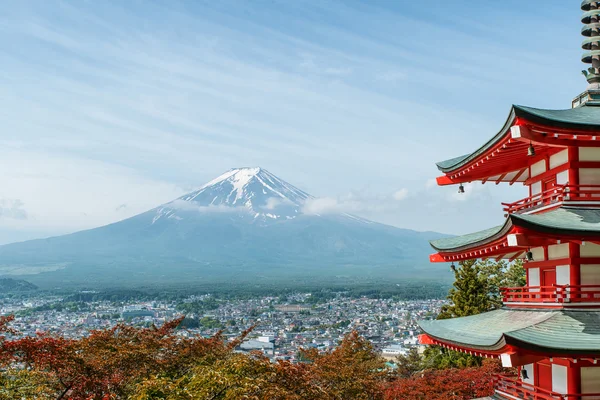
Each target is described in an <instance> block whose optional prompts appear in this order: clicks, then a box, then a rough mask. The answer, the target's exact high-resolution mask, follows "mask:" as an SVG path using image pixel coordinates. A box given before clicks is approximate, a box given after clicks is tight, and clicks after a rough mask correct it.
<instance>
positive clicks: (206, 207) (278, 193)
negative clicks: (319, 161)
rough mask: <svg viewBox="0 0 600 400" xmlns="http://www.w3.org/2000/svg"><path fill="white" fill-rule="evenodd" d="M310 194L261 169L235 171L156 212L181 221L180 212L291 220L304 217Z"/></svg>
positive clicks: (157, 216) (226, 173)
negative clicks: (233, 213) (246, 214)
mask: <svg viewBox="0 0 600 400" xmlns="http://www.w3.org/2000/svg"><path fill="white" fill-rule="evenodd" d="M310 198H312V196H310V195H309V194H308V193H306V192H304V191H302V190H300V189H298V188H297V187H295V186H293V185H291V184H289V183H287V182H285V181H284V180H282V179H280V178H278V177H277V176H275V175H273V174H272V173H270V172H269V171H267V170H266V169H263V168H260V167H246V168H233V169H231V170H229V171H227V172H225V173H224V174H222V175H220V176H218V177H217V178H215V179H213V180H211V181H209V182H208V183H206V184H204V185H203V186H201V187H200V189H198V190H196V191H194V192H192V193H188V194H186V195H184V196H182V197H180V198H179V199H177V200H175V201H173V202H171V203H167V204H165V205H164V206H162V207H160V208H159V209H158V210H157V215H156V217H155V222H156V220H158V219H159V218H161V217H169V218H178V217H180V216H179V215H178V214H180V213H178V211H182V210H194V209H195V210H197V211H203V212H209V211H236V210H237V211H247V212H249V213H250V214H251V215H252V217H253V218H255V219H256V218H259V217H262V218H266V219H279V218H284V219H291V218H295V217H296V216H297V215H299V214H301V209H302V207H303V205H304V203H305V202H306V200H307V199H310Z"/></svg>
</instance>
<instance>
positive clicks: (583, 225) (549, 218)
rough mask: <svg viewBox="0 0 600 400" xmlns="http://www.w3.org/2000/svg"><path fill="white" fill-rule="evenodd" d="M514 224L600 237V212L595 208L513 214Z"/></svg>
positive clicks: (561, 208) (565, 208)
mask: <svg viewBox="0 0 600 400" xmlns="http://www.w3.org/2000/svg"><path fill="white" fill-rule="evenodd" d="M510 218H511V219H512V220H513V224H515V225H520V226H524V225H527V227H532V228H534V229H537V230H541V231H548V230H552V231H554V230H560V231H561V232H565V233H567V232H569V231H572V233H573V234H576V233H594V234H597V235H600V210H598V209H593V208H584V207H581V208H577V207H566V206H565V207H560V208H557V209H556V210H553V211H549V212H546V213H541V214H527V215H525V214H512V215H511V216H510Z"/></svg>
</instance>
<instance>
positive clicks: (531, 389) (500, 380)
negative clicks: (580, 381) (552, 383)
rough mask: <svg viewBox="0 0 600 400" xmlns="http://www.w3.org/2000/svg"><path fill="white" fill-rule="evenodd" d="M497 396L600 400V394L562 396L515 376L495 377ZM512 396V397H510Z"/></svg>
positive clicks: (535, 399)
mask: <svg viewBox="0 0 600 400" xmlns="http://www.w3.org/2000/svg"><path fill="white" fill-rule="evenodd" d="M494 384H495V388H496V394H497V395H499V396H501V397H502V398H506V399H514V398H517V399H528V400H576V399H577V400H592V399H594V400H595V399H600V393H586V394H582V393H573V394H560V393H557V392H553V391H551V390H546V389H542V388H540V387H537V386H533V385H529V384H526V383H523V382H521V381H519V380H517V378H516V377H514V376H507V375H496V376H495V377H494ZM509 396H511V397H509Z"/></svg>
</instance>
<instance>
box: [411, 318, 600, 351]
mask: <svg viewBox="0 0 600 400" xmlns="http://www.w3.org/2000/svg"><path fill="white" fill-rule="evenodd" d="M420 325H421V328H422V329H423V330H424V331H425V332H426V333H427V334H428V335H430V336H432V337H434V338H436V339H438V340H440V341H443V342H446V343H450V344H455V345H457V346H461V347H467V348H472V349H477V350H498V349H500V348H502V347H503V346H504V345H506V344H512V345H517V346H520V347H526V348H529V349H534V350H539V351H550V352H555V353H560V351H565V352H570V353H579V354H600V311H564V310H557V311H536V310H510V309H500V310H495V311H490V312H487V313H483V314H479V315H473V316H469V317H462V318H453V319H445V320H439V321H421V323H420Z"/></svg>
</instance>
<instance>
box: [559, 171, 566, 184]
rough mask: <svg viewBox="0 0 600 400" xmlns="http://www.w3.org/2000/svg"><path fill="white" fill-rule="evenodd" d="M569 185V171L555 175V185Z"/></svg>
mask: <svg viewBox="0 0 600 400" xmlns="http://www.w3.org/2000/svg"><path fill="white" fill-rule="evenodd" d="M567 183H569V171H562V172H559V173H558V174H556V184H557V185H566V184H567Z"/></svg>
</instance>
